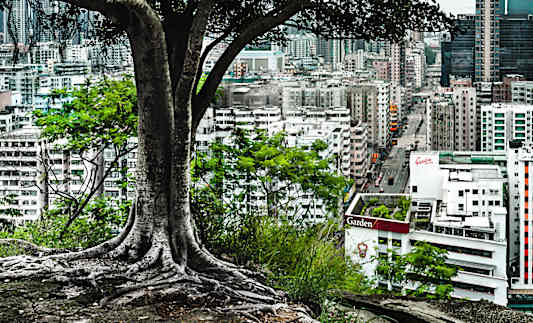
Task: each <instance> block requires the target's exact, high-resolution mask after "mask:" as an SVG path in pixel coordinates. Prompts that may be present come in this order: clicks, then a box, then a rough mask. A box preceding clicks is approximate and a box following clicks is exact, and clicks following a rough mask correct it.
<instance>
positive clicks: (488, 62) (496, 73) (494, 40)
mask: <svg viewBox="0 0 533 323" xmlns="http://www.w3.org/2000/svg"><path fill="white" fill-rule="evenodd" d="M504 9H505V1H504V0H476V18H475V22H476V40H475V60H474V67H475V74H474V79H475V81H476V82H495V81H499V80H500V70H499V66H500V28H501V21H502V17H503V14H504Z"/></svg>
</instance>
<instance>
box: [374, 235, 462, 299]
mask: <svg viewBox="0 0 533 323" xmlns="http://www.w3.org/2000/svg"><path fill="white" fill-rule="evenodd" d="M389 251H390V250H389ZM446 259H447V251H446V250H444V249H440V248H438V247H435V246H433V245H431V244H429V243H427V242H422V241H419V242H417V243H416V244H415V247H414V248H413V250H411V252H409V253H407V254H405V255H398V254H396V253H395V252H394V251H392V257H391V260H392V261H389V259H388V256H384V255H378V256H374V257H373V260H374V261H377V267H376V275H377V277H378V279H380V280H381V281H387V282H389V283H390V284H391V285H393V286H394V285H396V286H398V285H402V284H404V283H406V282H414V283H415V285H416V286H417V287H416V289H415V290H414V291H411V292H410V293H411V294H413V295H416V296H427V297H429V298H449V297H450V294H451V293H452V292H453V286H452V285H451V279H452V278H453V277H454V276H455V275H457V268H456V267H455V266H451V265H448V264H446Z"/></svg>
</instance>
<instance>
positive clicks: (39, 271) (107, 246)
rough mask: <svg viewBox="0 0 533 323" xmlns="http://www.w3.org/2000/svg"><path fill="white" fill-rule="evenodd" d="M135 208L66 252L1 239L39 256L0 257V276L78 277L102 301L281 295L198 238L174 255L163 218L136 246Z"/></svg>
mask: <svg viewBox="0 0 533 323" xmlns="http://www.w3.org/2000/svg"><path fill="white" fill-rule="evenodd" d="M135 208H136V206H135V203H134V205H133V206H132V208H131V210H130V215H129V217H128V222H127V224H126V227H125V228H124V230H123V231H122V232H121V233H120V234H119V235H118V236H117V237H115V238H113V239H111V240H109V241H107V242H104V243H102V244H100V245H98V246H96V247H93V248H89V249H86V250H83V251H74V252H66V250H61V249H48V248H42V247H38V246H35V245H33V244H31V243H27V242H25V241H20V240H9V241H5V243H13V244H16V245H17V246H21V247H24V248H25V249H27V250H29V251H31V252H32V254H34V255H37V256H38V257H31V256H14V257H8V258H0V279H19V278H29V277H38V278H39V279H41V278H44V279H45V280H48V281H57V282H62V283H73V284H79V283H82V284H83V285H89V286H92V287H93V288H95V289H97V290H98V291H99V293H100V294H101V295H102V299H101V302H100V303H101V305H114V304H128V303H132V302H136V301H138V300H141V299H143V298H146V297H148V298H150V297H155V296H157V297H155V298H153V299H154V300H157V299H158V297H159V298H160V297H166V296H168V295H171V294H173V293H174V294H176V293H177V294H179V293H181V294H183V291H188V293H186V294H185V296H183V295H182V297H185V298H189V297H192V298H194V297H197V298H204V299H207V298H210V297H211V298H212V299H217V300H218V301H222V303H223V304H228V303H239V302H241V303H242V302H245V303H250V304H263V305H262V306H266V305H265V304H276V303H279V302H280V301H281V300H282V299H283V295H282V294H281V293H280V292H276V291H275V290H274V289H272V288H270V287H268V286H266V285H265V284H264V283H262V282H260V281H258V280H256V279H253V278H255V277H259V276H258V275H257V274H254V273H253V272H251V271H249V270H246V269H244V268H241V267H238V266H235V265H233V264H230V263H227V262H224V261H221V260H219V259H216V258H215V257H214V256H213V255H211V253H209V252H208V251H207V250H205V249H203V248H201V247H199V245H198V244H194V243H192V244H191V246H189V247H188V252H187V253H185V254H186V255H187V256H186V257H184V258H185V259H184V260H183V261H182V260H177V259H175V258H174V257H173V251H172V249H171V248H172V247H171V244H170V243H169V239H168V233H167V231H165V230H166V226H165V225H164V224H161V223H158V225H159V226H156V227H154V228H156V229H153V230H152V231H150V232H149V233H150V241H149V242H150V245H149V246H148V247H147V248H146V246H144V247H138V246H137V245H136V243H139V239H144V238H146V236H141V235H142V234H144V233H146V232H143V231H135V230H134V229H133V228H135V226H136V225H137V224H138V223H137V220H136V216H135V214H136V213H135ZM162 228H163V229H162ZM139 232H141V233H139ZM139 234H140V235H139ZM185 247H187V246H185ZM142 248H145V249H146V250H145V249H142ZM141 252H142V254H141ZM182 262H183V263H182ZM262 278H263V281H264V277H262ZM109 282H111V283H112V284H114V285H113V290H112V292H110V291H109V290H105V288H104V287H103V286H107V285H106V284H107V283H109ZM262 308H263V309H266V308H268V307H262ZM243 313H245V315H251V316H250V317H249V318H250V319H251V318H252V316H253V314H251V312H250V313H248V312H246V311H243Z"/></svg>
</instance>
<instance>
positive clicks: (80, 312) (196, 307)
mask: <svg viewBox="0 0 533 323" xmlns="http://www.w3.org/2000/svg"><path fill="white" fill-rule="evenodd" d="M110 288H112V285H109V286H108V287H106V286H102V287H100V288H98V289H97V288H94V287H92V286H90V287H89V286H75V285H62V284H60V283H51V282H46V281H36V280H29V279H26V280H17V281H8V280H6V281H3V282H1V283H0V322H2V323H3V322H10V323H14V322H17V323H18V322H80V323H81V322H83V323H86V322H87V323H88V322H98V323H100V322H102V323H103V322H128V323H129V322H243V321H247V320H253V319H255V318H257V319H259V320H260V321H261V322H295V321H298V318H299V314H298V312H296V311H293V310H289V309H280V310H279V311H278V312H277V313H276V315H273V314H260V313H256V314H253V317H254V318H253V319H251V318H250V317H244V316H237V315H235V314H221V313H217V311H216V310H213V309H215V308H217V306H218V305H220V304H217V303H216V302H215V301H214V300H210V299H202V300H196V301H195V300H190V299H189V298H187V297H186V295H183V298H181V299H180V297H179V296H178V297H176V298H174V299H173V300H172V301H170V300H161V301H159V300H149V299H146V302H145V304H143V303H139V304H134V305H131V306H123V307H120V308H116V307H100V306H99V305H98V303H97V302H98V301H99V300H100V299H101V298H102V296H103V295H105V294H107V293H108V292H109V289H110ZM235 305H238V304H235Z"/></svg>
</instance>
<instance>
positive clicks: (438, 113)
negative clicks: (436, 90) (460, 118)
mask: <svg viewBox="0 0 533 323" xmlns="http://www.w3.org/2000/svg"><path fill="white" fill-rule="evenodd" d="M427 118H428V126H427V127H428V129H429V131H428V135H429V136H428V142H430V143H431V150H453V147H454V138H455V107H454V105H453V101H452V94H451V93H446V94H442V95H439V96H435V97H433V98H431V99H430V101H429V104H428V111H427Z"/></svg>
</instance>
